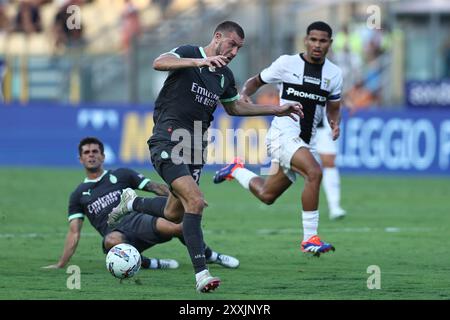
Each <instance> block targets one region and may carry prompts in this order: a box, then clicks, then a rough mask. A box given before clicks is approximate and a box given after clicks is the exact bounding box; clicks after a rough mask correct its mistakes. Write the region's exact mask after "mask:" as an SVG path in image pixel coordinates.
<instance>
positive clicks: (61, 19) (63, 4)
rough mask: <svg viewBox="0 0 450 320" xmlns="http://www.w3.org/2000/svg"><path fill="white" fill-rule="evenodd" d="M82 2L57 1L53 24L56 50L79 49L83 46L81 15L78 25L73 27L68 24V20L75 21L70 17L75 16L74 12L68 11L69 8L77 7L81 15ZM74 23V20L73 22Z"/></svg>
mask: <svg viewBox="0 0 450 320" xmlns="http://www.w3.org/2000/svg"><path fill="white" fill-rule="evenodd" d="M83 3H84V1H83V0H58V1H57V4H58V5H59V8H58V11H57V12H56V15H55V20H54V24H53V32H54V36H55V46H56V48H61V47H80V46H82V45H83V24H82V23H81V21H82V15H81V17H80V20H79V21H80V25H79V26H73V25H71V24H70V23H68V20H69V19H72V20H73V19H75V17H72V15H74V14H76V12H75V11H72V10H68V9H69V7H70V6H78V7H79V8H80V13H81V5H82V4H83ZM73 21H74V20H73Z"/></svg>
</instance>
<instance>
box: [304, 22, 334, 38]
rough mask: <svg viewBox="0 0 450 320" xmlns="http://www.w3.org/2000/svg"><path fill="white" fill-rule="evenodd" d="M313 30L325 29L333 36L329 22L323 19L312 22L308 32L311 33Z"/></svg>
mask: <svg viewBox="0 0 450 320" xmlns="http://www.w3.org/2000/svg"><path fill="white" fill-rule="evenodd" d="M311 30H319V31H325V32H328V36H329V37H330V38H331V37H332V36H333V30H332V29H331V27H330V26H329V25H328V23H326V22H323V21H316V22H313V23H311V24H310V25H309V26H308V28H307V29H306V34H307V35H309V33H310V32H311Z"/></svg>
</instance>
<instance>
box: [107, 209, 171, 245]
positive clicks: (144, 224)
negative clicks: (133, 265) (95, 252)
mask: <svg viewBox="0 0 450 320" xmlns="http://www.w3.org/2000/svg"><path fill="white" fill-rule="evenodd" d="M158 219H159V218H158V217H154V216H151V215H148V214H144V213H138V212H132V213H130V214H128V215H126V216H125V217H124V218H123V219H122V221H120V223H119V224H118V225H117V226H116V227H115V228H113V229H112V230H111V232H113V231H119V232H121V233H123V235H124V237H125V240H124V242H125V243H128V244H131V245H132V246H133V247H135V248H136V249H137V250H138V251H139V252H142V251H144V250H147V249H148V248H151V247H153V246H154V245H155V244H159V243H164V242H167V241H169V240H171V239H172V237H167V236H163V235H161V234H160V233H159V232H158V231H157V230H156V221H157V220H158ZM103 251H104V252H105V253H107V251H106V249H105V246H104V241H103Z"/></svg>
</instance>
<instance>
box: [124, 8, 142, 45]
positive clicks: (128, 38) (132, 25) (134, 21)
mask: <svg viewBox="0 0 450 320" xmlns="http://www.w3.org/2000/svg"><path fill="white" fill-rule="evenodd" d="M124 3H125V5H124V8H123V11H122V15H121V29H122V39H121V40H122V43H121V48H122V50H124V52H128V50H129V49H130V46H131V45H132V43H133V41H134V40H135V37H138V36H139V34H140V32H141V23H140V20H139V10H138V8H137V7H136V6H135V5H134V4H133V1H132V0H124Z"/></svg>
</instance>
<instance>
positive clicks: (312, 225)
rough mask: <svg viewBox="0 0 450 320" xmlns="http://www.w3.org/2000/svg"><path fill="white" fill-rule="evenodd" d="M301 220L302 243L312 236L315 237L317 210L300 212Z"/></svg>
mask: <svg viewBox="0 0 450 320" xmlns="http://www.w3.org/2000/svg"><path fill="white" fill-rule="evenodd" d="M302 220H303V241H306V240H308V239H309V238H311V237H312V236H315V235H317V228H318V227H319V210H315V211H302Z"/></svg>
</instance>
